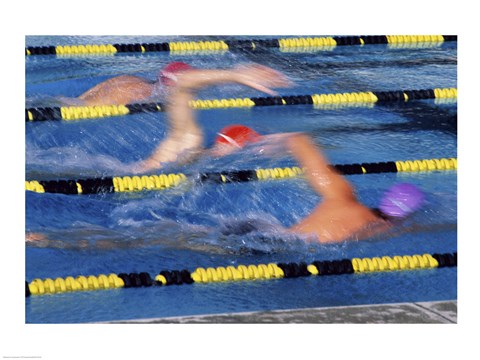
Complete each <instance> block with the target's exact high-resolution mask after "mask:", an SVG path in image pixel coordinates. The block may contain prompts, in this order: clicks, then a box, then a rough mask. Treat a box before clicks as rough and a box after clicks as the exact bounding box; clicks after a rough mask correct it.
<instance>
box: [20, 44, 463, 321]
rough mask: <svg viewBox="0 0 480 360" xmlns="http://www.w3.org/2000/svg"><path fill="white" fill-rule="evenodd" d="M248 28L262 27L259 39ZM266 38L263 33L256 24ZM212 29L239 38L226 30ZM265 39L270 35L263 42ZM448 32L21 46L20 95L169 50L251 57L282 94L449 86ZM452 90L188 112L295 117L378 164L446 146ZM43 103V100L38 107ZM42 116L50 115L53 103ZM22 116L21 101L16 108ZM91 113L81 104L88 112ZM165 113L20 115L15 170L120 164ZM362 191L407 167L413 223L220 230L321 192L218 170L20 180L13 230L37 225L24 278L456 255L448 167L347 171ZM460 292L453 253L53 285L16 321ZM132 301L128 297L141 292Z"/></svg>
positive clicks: (52, 91)
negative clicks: (22, 200)
mask: <svg viewBox="0 0 480 360" xmlns="http://www.w3.org/2000/svg"><path fill="white" fill-rule="evenodd" d="M259 39H265V38H263V37H259ZM267 39H268V38H267ZM201 40H208V41H219V40H222V39H219V38H208V39H197V38H194V39H191V38H181V37H180V38H165V37H135V38H134V37H126V38H120V37H118V38H115V37H103V38H102V37H100V38H90V37H27V39H26V44H27V47H30V46H31V47H35V46H49V45H74V44H99V43H105V44H111V43H120V44H121V43H126V44H135V43H164V42H167V43H171V42H173V41H175V42H187V41H201ZM223 40H227V41H232V40H245V39H243V38H237V39H232V38H225V39H223ZM271 40H272V39H269V41H271ZM456 55H457V52H456V42H455V41H446V42H442V43H438V42H434V43H420V44H417V45H416V46H411V44H410V45H409V44H404V45H395V46H394V45H391V44H390V45H388V44H366V45H364V46H360V45H347V46H336V47H328V46H325V47H315V48H312V47H310V48H308V47H302V48H296V47H295V48H278V47H274V46H269V47H263V48H262V47H257V48H256V49H255V50H252V49H248V48H247V49H245V48H242V49H236V50H235V51H233V49H232V50H229V51H225V50H222V51H218V50H209V49H207V50H204V51H199V50H198V49H186V50H178V51H153V52H144V53H142V52H135V51H133V52H125V53H116V54H115V55H105V54H103V55H102V54H93V55H88V54H87V55H86V54H76V55H75V54H74V55H72V54H68V55H29V56H26V108H29V109H33V108H35V109H39V108H43V109H45V108H55V107H56V106H59V103H58V100H57V97H58V96H67V97H73V96H77V95H79V94H80V93H82V92H83V91H85V90H86V89H88V88H89V87H91V86H93V85H94V84H96V83H98V82H99V81H101V80H104V79H106V78H108V77H111V76H114V75H119V74H124V73H128V74H135V75H141V76H145V77H147V78H151V79H154V77H155V75H156V72H157V70H158V69H159V68H161V67H162V66H164V65H165V64H167V63H168V62H170V61H185V62H188V63H190V64H191V65H193V66H196V67H205V68H216V67H232V66H235V65H236V64H239V63H243V62H258V63H261V64H265V65H268V66H271V67H273V68H276V69H279V70H281V71H283V72H285V73H286V74H287V75H288V76H289V77H290V78H292V79H293V80H294V81H295V83H296V86H295V87H293V88H289V89H280V90H279V93H280V95H281V96H293V95H295V96H296V95H311V94H339V93H359V92H369V91H373V92H392V91H398V90H402V91H404V90H421V89H447V88H456V78H457V66H456ZM199 97H200V99H225V98H258V97H265V95H264V94H261V93H257V92H254V91H253V90H251V89H247V88H243V87H240V86H234V85H227V86H222V87H214V88H209V89H207V90H205V91H202V92H201V93H200V94H199ZM454 100H455V99H453V100H452V99H421V100H411V99H410V100H409V101H406V102H405V101H393V100H392V101H381V102H377V103H353V104H352V103H348V104H345V103H337V104H298V105H291V106H280V105H278V106H275V105H273V106H252V107H229V108H209V109H205V110H199V111H198V116H199V121H200V123H201V124H202V126H203V127H204V129H205V134H206V138H207V144H206V145H211V144H212V142H213V139H214V137H215V135H216V132H217V131H218V130H219V129H220V128H222V127H223V126H225V125H228V124H231V123H243V124H245V125H248V126H250V127H252V128H255V129H256V130H257V131H259V132H261V133H263V134H269V133H276V132H294V131H304V132H306V133H308V134H310V135H311V136H312V137H313V138H314V140H315V141H316V143H317V144H319V145H322V146H323V147H324V149H325V151H326V153H327V155H328V157H329V159H330V161H331V162H332V163H333V164H354V163H380V162H389V161H406V160H417V159H447V158H448V159H450V158H456V156H457V136H456V135H457V127H456V124H457V122H456V113H457V107H456V102H455V101H454ZM44 113H45V111H44ZM50 114H51V113H50ZM26 116H27V118H28V115H27V114H26ZM85 117H88V116H85ZM164 120H165V113H164V112H161V111H150V112H143V111H142V112H138V113H133V112H132V111H130V113H129V114H126V115H122V116H106V117H103V118H79V119H77V120H73V121H67V120H65V119H62V120H58V121H27V123H26V129H25V130H26V133H25V136H26V180H40V181H50V180H59V179H64V180H65V179H85V178H93V179H99V178H106V177H116V176H123V175H129V174H125V173H123V172H122V171H123V169H124V167H123V164H125V163H129V162H133V161H137V160H140V159H143V158H145V157H146V156H148V155H149V154H150V152H151V151H152V150H153V148H154V147H155V145H156V144H157V143H158V141H159V140H161V139H162V138H163V137H164V136H165V131H166V124H165V121H164ZM292 166H296V164H295V163H294V162H293V160H292V158H290V157H288V156H275V157H266V156H259V155H257V154H251V153H243V154H236V155H232V156H228V157H225V158H222V159H218V160H215V161H212V160H211V159H208V158H203V159H201V160H200V161H199V162H197V163H195V164H193V165H189V166H184V167H171V168H167V169H164V170H162V173H167V174H169V173H182V174H187V175H188V177H195V175H196V174H200V173H214V172H228V171H236V170H251V169H270V168H278V167H281V168H284V167H292ZM349 180H350V181H351V182H352V183H353V184H354V186H355V187H356V189H357V194H358V195H359V197H360V199H361V200H362V201H363V202H365V203H366V204H367V205H369V206H375V205H376V202H377V201H378V198H379V197H380V195H381V194H382V192H383V191H384V190H386V189H387V188H388V187H389V186H390V185H392V184H394V183H396V182H399V181H407V182H411V183H414V184H416V185H419V186H421V187H422V189H424V190H425V192H426V194H427V205H426V206H425V208H424V209H423V210H422V211H421V212H419V213H418V214H416V215H415V216H414V218H413V219H412V220H411V221H412V222H415V223H418V224H421V225H422V226H421V227H420V228H418V230H417V231H414V232H409V233H405V234H400V235H398V236H396V237H392V238H379V239H372V240H367V241H359V242H348V243H342V244H339V245H307V244H305V243H303V242H301V241H298V240H295V239H282V238H275V237H262V236H259V235H258V234H255V235H251V234H247V235H225V233H224V232H222V231H223V229H224V228H225V227H226V226H227V225H228V224H229V222H230V221H232V220H239V219H240V220H249V219H263V220H265V221H267V222H269V223H273V222H277V221H278V222H281V223H282V224H283V225H286V226H289V225H292V224H294V223H295V222H296V221H298V220H299V219H300V218H302V217H303V216H305V215H306V214H308V212H309V211H310V210H311V209H312V208H313V207H314V206H315V204H316V203H317V202H318V201H319V200H320V199H319V198H318V196H317V195H315V193H313V191H312V190H311V189H310V188H309V187H308V185H307V184H306V182H305V181H304V180H303V179H302V178H301V177H295V178H288V179H276V180H266V181H248V182H241V183H229V184H216V183H213V184H212V183H201V184H198V183H192V182H185V183H182V184H179V185H178V186H173V187H171V188H168V189H164V190H161V191H142V192H114V193H99V194H91V195H87V194H82V195H73V194H69V195H67V194H61V193H49V192H46V193H37V192H34V191H27V192H26V207H25V209H26V230H27V231H28V232H33V233H41V234H43V235H44V236H46V237H48V239H49V241H48V242H47V243H44V242H38V243H37V244H31V243H29V244H27V246H26V281H27V282H29V283H31V282H32V281H33V280H34V279H37V278H39V279H46V278H51V279H55V278H58V277H59V278H66V277H68V276H74V277H75V276H79V275H85V276H88V275H94V276H98V275H99V274H110V273H115V274H123V273H125V274H129V273H142V272H145V273H148V274H150V275H151V276H152V278H153V277H154V276H155V275H156V274H159V273H160V272H161V271H163V270H169V271H174V270H183V269H186V270H188V271H190V272H194V270H195V269H197V268H199V267H202V268H207V267H213V268H216V267H227V266H235V267H238V266H239V265H250V264H254V265H258V264H269V263H275V264H284V263H291V262H294V263H301V262H303V263H306V264H312V263H314V262H315V261H327V260H341V259H355V258H374V257H383V256H388V257H394V256H397V255H398V256H403V255H408V256H410V255H414V254H420V255H422V254H453V253H456V249H457V230H456V224H457V173H456V171H455V170H452V169H450V170H448V169H447V170H443V169H441V170H431V171H414V172H408V171H406V172H398V173H392V172H384V173H367V174H363V175H360V174H359V175H349ZM456 298H457V271H456V267H450V266H446V267H441V268H429V269H417V270H412V271H391V272H387V271H378V272H377V271H375V272H371V273H368V272H367V273H356V274H350V275H339V276H300V277H295V278H291V279H290V278H287V279H275V280H272V279H270V280H256V281H227V282H208V283H206V284H197V283H195V284H183V285H181V286H153V287H138V288H119V289H108V290H97V291H74V292H59V293H56V294H48V295H32V296H29V297H27V298H26V320H25V321H26V322H27V323H85V322H105V321H113V320H128V319H145V318H158V317H171V316H185V315H197V314H215V313H230V312H242V311H258V310H277V309H300V308H309V307H329V306H342V305H359V304H381V303H398V302H417V301H435V300H454V299H456ZM139 304H141V306H139Z"/></svg>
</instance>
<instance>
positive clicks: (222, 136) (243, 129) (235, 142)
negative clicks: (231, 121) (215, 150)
mask: <svg viewBox="0 0 480 360" xmlns="http://www.w3.org/2000/svg"><path fill="white" fill-rule="evenodd" d="M261 137H262V136H261V135H260V134H259V133H257V132H256V131H254V130H252V129H250V128H249V127H247V126H244V125H230V126H226V127H224V128H223V129H222V130H220V131H219V132H218V133H217V138H216V139H215V144H218V145H230V146H233V147H236V148H238V149H241V148H243V147H244V146H246V145H248V144H251V143H254V142H257V141H259V140H260V139H261Z"/></svg>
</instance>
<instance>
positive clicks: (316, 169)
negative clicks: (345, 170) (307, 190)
mask: <svg viewBox="0 0 480 360" xmlns="http://www.w3.org/2000/svg"><path fill="white" fill-rule="evenodd" d="M287 147H288V148H289V149H290V151H291V152H292V155H293V156H294V157H295V159H296V160H297V161H298V162H299V163H300V165H301V166H302V167H303V168H304V170H305V177H306V179H307V180H308V182H309V184H310V186H311V187H312V188H313V189H314V190H315V191H316V192H317V193H319V194H320V195H321V196H322V197H324V199H336V200H347V201H356V197H355V194H354V191H353V187H352V186H351V184H350V183H349V182H348V181H347V180H346V179H345V177H343V176H342V175H340V174H339V173H338V172H337V171H336V170H335V169H334V168H333V167H331V166H330V165H329V163H328V161H327V159H326V158H325V157H324V156H323V154H322V152H321V151H320V149H319V148H317V147H316V146H315V144H314V143H313V142H312V140H311V138H310V137H309V136H307V135H305V134H302V133H296V134H293V135H291V136H290V137H289V138H288V139H287Z"/></svg>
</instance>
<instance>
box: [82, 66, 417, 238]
mask: <svg viewBox="0 0 480 360" xmlns="http://www.w3.org/2000/svg"><path fill="white" fill-rule="evenodd" d="M120 78H121V79H117V80H115V81H114V82H112V83H105V84H103V85H100V86H99V87H98V88H97V89H96V90H95V88H94V89H92V90H90V91H89V92H87V93H86V94H84V95H82V96H81V98H82V99H83V100H85V101H91V103H93V102H94V101H101V102H102V103H107V101H106V100H105V98H103V100H102V99H101V98H100V94H101V93H102V91H106V92H108V91H107V90H109V89H110V90H111V92H110V93H109V94H108V95H106V96H107V97H108V99H111V100H110V102H113V101H117V102H123V103H125V101H127V100H126V99H127V98H128V99H132V98H133V97H135V96H137V99H138V94H145V96H147V95H149V93H148V88H149V87H148V86H144V85H145V84H143V83H142V81H140V80H139V81H137V80H135V81H133V80H132V79H130V78H122V77H120ZM131 80H132V81H131ZM160 81H162V82H163V84H164V86H168V87H169V91H168V101H167V118H168V123H169V132H168V134H167V137H166V138H165V140H163V141H162V142H161V143H160V144H159V145H158V147H157V148H156V149H155V150H154V152H153V153H152V155H151V156H150V157H149V158H148V159H146V160H145V161H142V162H140V163H136V164H133V167H132V169H131V171H132V172H136V173H144V172H147V171H151V170H155V169H159V168H161V167H162V166H164V165H165V164H167V163H187V162H190V161H193V160H195V159H196V158H197V157H198V156H200V155H201V154H207V155H213V156H223V155H227V154H229V153H232V152H234V151H238V150H239V149H242V148H244V147H245V146H247V145H250V144H254V143H258V142H262V143H265V146H266V147H268V146H269V144H268V143H270V146H271V144H272V143H276V144H275V145H276V146H278V144H281V145H283V146H284V148H285V149H287V150H289V151H290V152H291V154H292V155H293V157H294V158H295V159H296V160H297V161H298V163H299V164H300V166H301V167H302V168H304V170H305V178H306V179H307V181H308V182H309V184H310V186H311V187H312V188H313V189H314V190H315V191H316V192H317V193H318V194H319V195H321V197H322V201H321V203H320V204H319V205H318V206H317V207H316V208H315V209H313V210H312V212H311V213H310V214H309V215H308V216H306V217H305V218H304V219H302V220H301V221H300V222H299V223H297V224H295V225H294V226H292V227H290V228H289V229H282V230H285V231H288V232H291V233H295V234H301V235H308V237H306V238H308V239H311V238H312V237H311V236H312V235H313V239H315V241H319V242H341V241H344V240H349V239H356V240H360V239H365V238H368V237H371V236H374V235H376V234H378V233H382V232H385V231H387V230H388V229H390V228H391V227H392V226H393V225H394V224H395V223H396V222H397V221H398V220H401V219H404V218H406V217H407V216H408V215H410V214H411V213H413V212H414V211H416V210H417V209H418V208H420V206H421V205H422V202H423V198H424V195H423V193H422V191H421V190H420V189H418V188H417V187H415V186H414V185H411V184H397V185H395V186H393V187H392V188H391V189H389V191H387V193H386V194H385V195H384V197H383V198H382V200H381V202H380V205H379V207H378V208H376V209H372V208H369V207H367V206H365V205H363V204H361V203H360V202H359V201H358V199H357V197H356V195H355V192H354V189H353V187H352V185H351V184H350V183H349V182H348V181H347V180H346V179H345V177H343V176H342V175H341V174H339V173H338V172H336V171H335V169H334V168H333V167H332V166H330V165H329V163H328V161H327V160H326V158H325V157H324V155H323V153H322V152H321V151H320V149H318V148H317V147H316V146H315V144H314V143H313V141H312V139H311V138H310V137H309V136H308V135H306V134H302V133H291V134H272V135H260V134H258V133H257V132H256V131H254V130H252V129H250V128H248V127H246V126H243V125H231V126H228V127H226V128H224V129H222V130H220V131H219V132H218V136H217V138H216V140H215V144H214V146H213V147H212V148H211V149H208V150H205V149H204V148H203V141H204V135H203V131H202V129H201V127H200V126H199V125H198V123H197V121H196V117H195V111H194V110H193V109H192V107H191V106H190V101H192V100H194V97H195V93H196V92H197V91H198V90H200V89H202V88H204V87H207V86H211V85H217V84H224V83H237V84H241V85H245V86H249V87H251V88H253V89H256V90H259V91H262V92H264V93H267V94H269V95H273V96H274V95H276V93H275V91H273V90H272V88H275V87H288V86H290V85H291V82H290V81H289V80H288V78H287V77H286V76H284V75H283V74H281V73H280V72H278V71H276V70H273V69H271V68H269V67H266V66H261V65H257V64H254V65H244V66H238V67H236V68H233V69H231V70H206V69H194V68H192V67H190V66H188V65H186V64H183V65H178V64H177V65H176V66H174V67H171V70H170V71H165V69H164V70H163V71H162V72H161V73H160V80H159V82H160ZM115 82H116V85H119V84H121V83H123V84H131V85H132V84H135V86H133V85H132V86H130V85H129V86H125V87H123V88H122V87H120V88H116V90H113V88H114V87H111V86H113V84H114V83H115ZM132 89H137V90H138V91H137V92H135V91H134V90H132ZM128 91H132V94H130V95H128V96H124V95H125V94H124V92H128ZM115 94H116V95H115ZM114 96H116V97H115V98H114V99H113V98H112V97H114ZM93 99H97V100H93Z"/></svg>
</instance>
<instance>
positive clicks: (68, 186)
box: [25, 158, 457, 195]
mask: <svg viewBox="0 0 480 360" xmlns="http://www.w3.org/2000/svg"><path fill="white" fill-rule="evenodd" d="M330 166H332V167H333V168H335V170H337V171H338V172H339V173H341V174H343V175H362V174H380V173H399V172H426V171H448V170H457V159H456V158H440V159H423V160H406V161H387V162H377V163H361V164H339V165H330ZM303 172H304V170H303V169H301V168H299V167H284V168H279V167H278V168H269V169H256V170H237V171H226V172H209V173H200V174H194V175H189V176H187V175H185V174H182V173H178V174H159V175H143V176H122V177H120V176H115V177H104V178H90V179H77V180H26V181H25V190H26V191H33V192H37V193H59V194H68V195H80V194H106V193H118V192H136V191H152V190H164V189H169V188H172V187H175V186H179V185H180V184H182V183H185V182H186V181H188V180H192V181H193V182H196V183H207V184H210V183H214V184H226V183H238V182H248V181H259V180H275V179H288V178H296V177H300V176H302V175H303Z"/></svg>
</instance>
